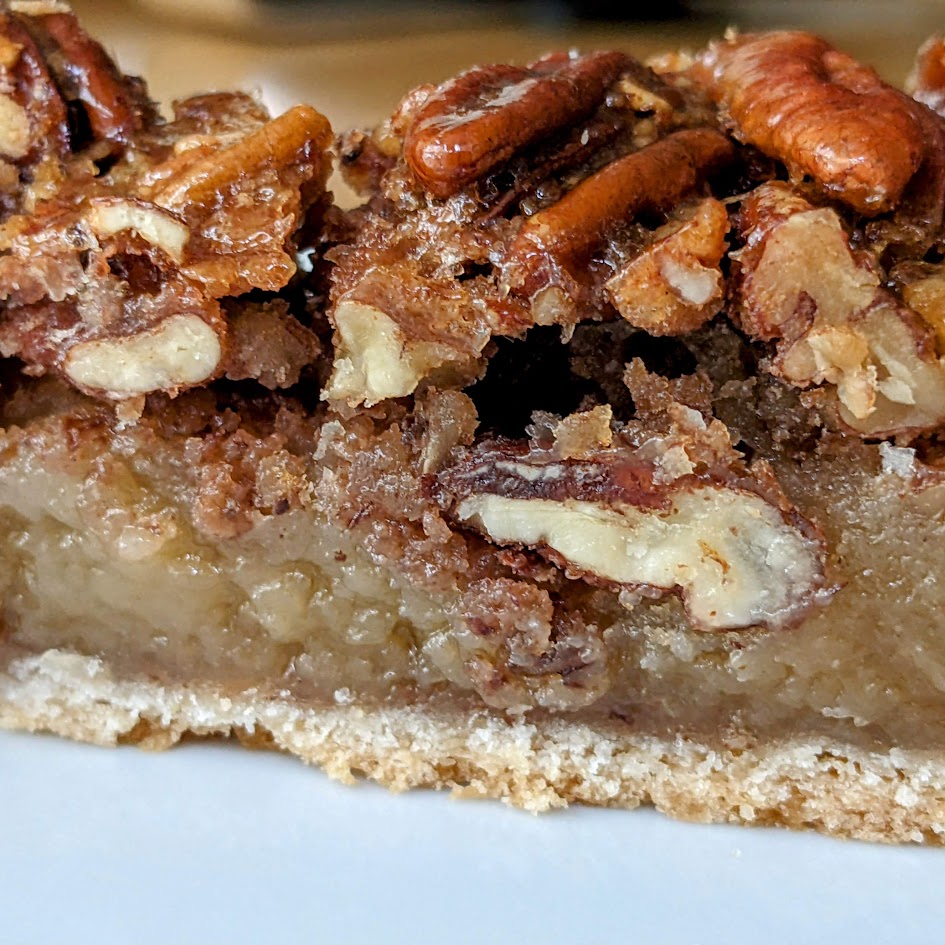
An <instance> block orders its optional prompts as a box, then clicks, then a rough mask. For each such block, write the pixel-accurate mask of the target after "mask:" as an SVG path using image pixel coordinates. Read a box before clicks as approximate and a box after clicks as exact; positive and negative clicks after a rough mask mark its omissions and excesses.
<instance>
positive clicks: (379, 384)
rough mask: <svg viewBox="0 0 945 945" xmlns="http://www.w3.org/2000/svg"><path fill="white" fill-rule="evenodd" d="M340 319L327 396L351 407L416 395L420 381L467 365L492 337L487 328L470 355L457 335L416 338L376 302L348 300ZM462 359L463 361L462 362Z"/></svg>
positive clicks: (336, 314)
mask: <svg viewBox="0 0 945 945" xmlns="http://www.w3.org/2000/svg"><path fill="white" fill-rule="evenodd" d="M332 321H333V322H334V324H335V363H334V367H333V369H332V374H331V379H330V380H329V382H328V386H327V387H326V388H325V390H324V391H323V392H322V399H324V400H332V401H343V402H345V403H347V404H348V406H350V407H356V406H359V405H362V404H363V405H364V406H366V407H371V406H373V405H374V404H377V403H380V402H381V401H382V400H388V399H390V398H395V397H405V396H406V395H407V394H412V393H413V392H414V391H415V390H416V389H417V385H418V384H419V383H420V382H421V381H422V380H423V379H424V378H426V377H428V376H429V375H431V374H432V373H433V372H434V371H435V370H437V369H438V368H442V367H443V366H444V365H454V366H456V367H458V368H459V369H460V370H462V369H463V368H464V367H466V366H467V363H468V361H469V360H474V359H475V355H476V354H478V352H479V351H481V350H482V348H484V347H485V345H486V342H487V341H488V334H487V333H485V332H483V333H481V336H480V338H479V341H478V350H476V351H474V352H473V353H472V354H471V355H468V356H465V355H464V353H463V352H462V351H458V350H457V340H458V339H452V338H450V337H449V334H448V333H447V335H446V337H444V338H443V339H442V340H438V339H437V338H435V337H426V338H423V337H415V336H413V337H412V336H411V335H410V334H409V329H408V325H410V326H412V325H415V324H416V321H415V320H413V319H409V320H404V322H403V323H401V324H399V323H398V321H396V320H395V319H394V318H393V317H391V315H388V314H387V313H386V312H383V311H381V310H380V309H379V308H377V307H376V306H375V305H373V304H367V303H364V302H360V301H357V300H356V299H343V300H342V301H341V302H339V303H338V305H337V306H336V307H335V308H334V310H333V312H332ZM457 362H459V363H458V364H457Z"/></svg>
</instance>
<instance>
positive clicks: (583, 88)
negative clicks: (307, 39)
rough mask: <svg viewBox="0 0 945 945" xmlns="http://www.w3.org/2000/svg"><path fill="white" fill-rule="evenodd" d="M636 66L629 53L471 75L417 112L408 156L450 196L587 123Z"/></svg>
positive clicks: (430, 186) (432, 187)
mask: <svg viewBox="0 0 945 945" xmlns="http://www.w3.org/2000/svg"><path fill="white" fill-rule="evenodd" d="M634 66H636V67H637V68H640V67H639V66H637V64H636V63H635V61H634V60H633V59H631V58H630V57H629V56H627V55H625V54H623V53H619V52H600V53H591V54H589V55H586V56H575V57H572V56H564V55H560V54H559V55H552V56H547V57H545V58H544V59H539V60H538V61H537V62H533V63H532V64H531V65H529V66H526V67H524V68H520V67H516V66H504V65H498V66H484V67H479V68H476V69H471V70H469V71H468V72H464V73H463V74H462V75H460V76H458V77H457V78H455V79H453V80H452V81H450V82H447V83H446V84H444V85H442V86H440V88H439V89H438V90H437V91H436V92H435V93H434V94H432V95H431V96H430V97H429V98H428V99H427V100H426V102H425V103H424V104H423V106H422V107H421V108H420V109H419V110H418V112H417V113H416V115H415V117H414V121H413V124H412V125H411V127H410V128H409V130H408V131H407V134H406V137H405V140H404V158H405V159H406V161H407V165H408V166H409V167H410V169H411V171H413V173H414V175H415V176H416V178H417V180H418V181H419V182H420V183H421V185H422V186H423V187H424V189H426V190H427V191H428V192H429V193H431V194H432V195H433V196H435V197H449V196H451V195H452V194H455V193H457V192H458V191H459V190H462V188H463V187H465V186H466V185H467V184H470V183H471V182H472V181H474V180H476V179H477V178H479V177H481V176H482V175H483V174H485V173H487V172H488V171H489V170H491V169H492V168H494V167H495V166H496V165H498V164H501V163H502V162H503V161H505V160H507V159H508V158H509V157H511V156H512V155H513V154H514V153H515V152H516V151H518V150H519V149H520V148H522V147H524V146H525V145H527V144H530V143H532V142H534V141H536V140H539V139H541V138H543V137H545V136H546V135H548V134H550V133H551V132H553V131H556V130H557V129H558V128H561V127H563V126H567V125H569V124H571V123H573V122H575V121H578V120H579V119H581V118H584V117H585V116H586V115H588V114H589V113H590V112H592V111H593V110H594V109H595V108H596V107H597V105H599V104H600V102H601V99H602V98H603V96H604V92H605V91H606V89H607V87H608V86H609V85H610V84H611V83H612V82H613V81H614V80H615V79H616V78H617V77H618V76H619V75H620V73H621V72H623V71H625V70H628V69H630V68H633V67H634Z"/></svg>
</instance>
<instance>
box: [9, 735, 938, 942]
mask: <svg viewBox="0 0 945 945" xmlns="http://www.w3.org/2000/svg"><path fill="white" fill-rule="evenodd" d="M943 890H945V850H936V849H923V848H915V847H883V846H873V845H867V844H860V843H851V842H843V841H837V840H830V839H827V838H825V837H821V836H818V835H815V834H799V833H791V832H788V831H784V830H764V829H760V828H753V829H752V828H739V827H727V826H725V827H722V826H701V825H695V824H681V823H677V822H674V821H671V820H669V819H667V818H664V817H662V816H661V815H659V814H657V813H655V812H654V811H650V810H643V811H635V812H623V811H605V810H589V809H577V808H572V809H570V810H568V811H565V812H560V813H555V814H550V815H545V816H541V817H534V816H531V815H529V814H523V813H521V812H519V811H515V810H511V809H509V808H506V807H504V806H503V805H501V804H498V803H492V802H485V801H453V800H451V799H450V798H449V796H447V795H445V794H437V793H433V792H419V791H418V792H412V793H410V794H406V795H400V796H394V795H391V794H388V793H387V792H386V791H383V790H382V789H380V788H377V787H376V786H373V785H366V784H365V785H361V786H359V787H356V788H347V787H344V786H342V785H338V784H336V783H334V782H332V781H330V780H329V779H328V778H327V777H325V776H324V775H323V774H321V773H320V772H318V771H314V770H312V769H309V768H305V767H304V766H303V765H302V764H300V763H299V762H297V761H295V760H293V759H291V758H288V757H285V756H280V755H276V754H272V753H268V752H252V751H247V750H244V749H240V748H238V747H237V746H235V745H229V744H190V745H184V746H181V747H179V748H177V749H174V750H173V751H170V752H164V753H159V754H147V753H145V752H141V751H138V750H137V749H133V748H124V749H118V750H105V749H99V748H92V747H88V746H83V745H75V744H71V743H69V742H65V741H60V740H57V739H54V738H49V737H41V736H28V735H19V734H10V733H0V942H2V943H3V945H21V943H22V945H26V943H55V942H64V943H68V945H86V943H88V945H111V943H121V945H129V943H134V945H150V943H154V945H188V943H195V945H196V943H201V945H206V943H216V942H227V943H231V945H236V943H243V942H247V943H249V942H254V943H273V945H276V943H278V945H288V943H296V942H320V943H345V945H347V943H359V942H367V943H376V945H398V943H410V945H422V943H437V945H440V943H442V945H467V943H468V945H503V943H515V945H526V943H531V942H540V943H542V945H558V943H567V945H582V943H618V942H630V941H632V942H639V943H641V945H664V943H665V945H715V943H718V945H722V943H724V945H739V943H749V942H750V943H755V942H757V943H761V945H782V943H783V945H788V943H790V945H812V943H820V942H824V943H828V942H829V943H831V945H843V943H874V942H896V943H897V945H912V943H916V945H918V943H922V945H927V943H933V942H936V941H938V940H940V938H941V930H942V928H943V924H945V895H943Z"/></svg>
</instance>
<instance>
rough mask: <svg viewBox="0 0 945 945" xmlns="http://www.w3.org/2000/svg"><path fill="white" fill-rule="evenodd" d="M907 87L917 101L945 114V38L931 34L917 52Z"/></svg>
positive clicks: (940, 113)
mask: <svg viewBox="0 0 945 945" xmlns="http://www.w3.org/2000/svg"><path fill="white" fill-rule="evenodd" d="M906 89H907V90H908V91H909V92H910V93H911V94H912V97H913V98H914V99H915V100H916V101H917V102H922V103H923V104H924V105H928V106H929V108H931V109H932V110H933V111H935V112H938V114H939V115H945V39H943V38H942V37H941V36H931V37H929V39H928V40H926V42H925V43H923V44H922V47H921V48H920V49H919V51H918V53H917V54H916V59H915V67H914V68H913V70H912V72H911V74H910V75H909V78H908V79H907V80H906Z"/></svg>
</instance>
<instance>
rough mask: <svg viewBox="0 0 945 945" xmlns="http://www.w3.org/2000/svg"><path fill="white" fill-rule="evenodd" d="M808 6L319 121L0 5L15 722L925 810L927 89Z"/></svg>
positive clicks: (938, 247)
mask: <svg viewBox="0 0 945 945" xmlns="http://www.w3.org/2000/svg"><path fill="white" fill-rule="evenodd" d="M943 49H945V46H943V44H942V42H941V41H932V42H931V43H929V44H928V45H927V46H926V47H924V48H923V50H922V52H921V54H920V58H919V62H918V64H917V68H916V71H915V75H914V77H913V80H912V88H913V92H914V97H910V96H908V95H906V94H905V93H903V92H900V91H897V90H895V89H893V88H891V87H889V86H887V85H885V84H884V83H882V82H881V81H880V80H879V78H878V77H877V76H876V74H875V73H874V72H873V71H872V70H871V69H869V68H867V67H865V66H863V65H860V64H859V63H857V62H855V61H853V60H851V59H850V58H849V57H848V56H846V55H844V54H843V53H840V52H838V51H837V50H835V49H833V48H831V47H830V46H829V45H827V44H826V43H825V42H823V41H822V40H819V39H817V38H815V37H813V36H809V35H807V34H803V33H774V34H768V35H745V36H735V35H733V36H729V37H727V38H726V39H725V40H723V41H720V42H718V43H715V44H712V45H711V46H710V47H709V48H708V49H706V50H705V51H704V52H702V53H701V54H700V55H698V56H695V57H684V56H679V55H675V56H669V57H666V58H664V59H661V60H658V61H654V62H653V63H651V64H650V65H649V66H644V65H643V64H641V63H639V62H637V61H635V60H634V59H632V58H630V57H629V56H626V55H624V54H622V53H614V52H604V53H591V54H587V55H576V54H568V55H550V56H547V57H545V58H543V59H540V60H538V61H536V62H533V63H531V64H530V65H526V66H491V67H486V68H478V69H473V70H471V71H469V72H466V73H464V74H462V75H460V76H458V77H457V78H455V79H453V80H452V81H450V82H447V83H446V84H444V85H442V86H440V87H438V88H433V87H422V88H419V89H416V90H414V91H413V92H411V93H410V94H409V95H407V97H406V98H405V99H404V100H403V101H402V102H401V104H400V106H399V107H398V108H397V110H396V111H395V113H394V114H393V116H392V117H391V118H390V120H389V121H387V122H385V123H384V124H382V125H381V126H380V127H378V128H376V129H374V130H372V131H370V132H361V131H351V132H347V133H346V134H344V135H342V136H341V138H340V139H339V140H338V143H337V147H336V150H337V154H338V155H339V163H340V168H341V171H342V172H343V173H344V174H345V176H346V178H347V180H348V182H349V183H350V184H351V185H352V186H353V187H355V188H356V190H358V191H359V192H360V193H361V194H362V195H363V200H364V202H363V204H362V205H361V206H359V207H357V208H355V209H353V210H341V209H339V208H337V207H334V206H332V202H331V199H330V195H329V194H328V193H327V192H326V178H327V175H328V173H329V170H330V167H331V157H330V155H331V150H330V149H331V147H332V136H331V131H330V129H329V126H328V124H327V122H326V121H325V119H324V118H323V117H322V116H321V115H319V114H318V113H317V112H315V111H314V110H313V109H311V108H308V107H305V106H300V107H297V108H294V109H292V110H290V111H289V112H287V113H286V114H285V115H282V116H280V117H277V118H274V119H272V118H270V117H269V116H268V115H267V114H266V113H265V111H264V110H263V109H262V108H261V107H260V105H259V104H258V103H257V102H256V101H255V100H253V99H252V98H250V97H248V96H245V95H239V94H223V93H214V94H205V95H200V96H197V97H195V98H191V99H188V100H186V101H183V102H178V103H176V104H175V105H174V107H173V115H172V116H162V114H161V113H160V112H159V111H158V110H157V109H155V108H154V107H153V106H152V104H151V103H150V102H149V100H148V98H147V94H146V91H145V89H144V87H143V85H142V84H141V83H140V82H139V81H138V80H136V79H132V78H128V77H126V76H124V75H122V74H121V73H120V72H119V71H118V69H117V68H116V67H115V65H114V64H113V63H112V62H111V60H110V59H109V58H108V56H107V55H106V54H105V53H104V52H103V50H102V49H101V47H100V46H99V45H98V44H97V43H95V42H94V41H93V40H91V39H90V38H89V37H88V36H86V35H85V33H84V32H83V31H82V30H81V28H80V27H79V26H78V24H77V23H76V21H75V19H74V18H73V16H72V15H71V13H70V12H69V11H68V9H67V8H65V7H64V5H63V4H61V3H58V2H26V0H4V2H0V214H2V215H0V300H2V301H0V353H2V356H3V359H4V360H3V361H2V362H0V426H2V434H0V555H2V568H0V601H2V607H3V611H2V623H0V724H3V725H6V726H12V727H21V728H28V729H37V730H50V731H53V732H58V733H60V734H64V735H68V736H71V737H75V738H81V739H84V740H87V741H92V742H97V743H100V744H115V743H121V742H133V743H138V744H142V745H145V746H149V747H163V746H167V745H171V744H173V743H174V742H176V741H177V740H178V739H179V738H180V737H181V736H182V735H184V734H185V733H188V732H191V733H195V734H198V735H213V734H235V735H236V736H238V737H239V738H241V739H244V740H246V741H248V742H251V743H254V744H268V745H272V746H273V747H277V748H280V749H283V750H286V751H290V752H292V753H294V754H296V755H298V756H299V757H301V758H303V759H305V760H306V761H309V762H312V763H315V764H318V765H320V766H322V767H323V768H325V769H326V770H327V771H328V772H329V773H331V774H332V775H333V776H336V777H339V778H343V779H348V780H350V779H351V778H352V777H353V776H354V775H355V774H358V773H360V774H364V775H367V776H369V777H372V778H374V779H376V780H378V781H380V782H382V783H384V784H386V785H388V786H390V787H393V788H406V787H410V786H416V785H432V786H445V787H450V788H453V789H454V790H458V791H462V792H463V793H466V794H472V795H488V796H496V797H502V798H506V799H508V800H510V801H511V802H513V803H515V804H518V805H521V806H523V807H526V808H529V809H532V810H544V809H547V808H550V807H555V806H559V805H561V804H564V803H567V802H568V801H583V802H588V803H594V804H605V805H611V806H621V807H634V806H636V805H638V804H640V803H641V802H649V803H653V804H655V805H656V806H658V807H659V808H660V809H662V810H665V811H667V812H669V813H672V814H675V815H678V816H682V817H687V818H693V819H701V820H735V821H742V822H747V823H783V824H788V825H791V826H808V827H815V828H818V829H821V830H824V831H827V832H831V833H835V834H842V835H848V836H857V837H864V838H869V839H886V840H919V841H920V840H929V841H941V840H942V839H943V837H945V628H943V623H942V618H941V613H942V611H943V607H945V556H943V551H942V543H943V540H945V451H943V448H942V441H941V430H942V429H943V428H945V360H943V358H942V354H943V351H945V262H943V259H945V229H943V212H945V163H943V161H945V131H943V124H942V122H943V119H942V118H941V117H940V116H939V114H938V113H937V112H936V110H935V109H937V108H941V107H942V103H943V101H945V67H943Z"/></svg>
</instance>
